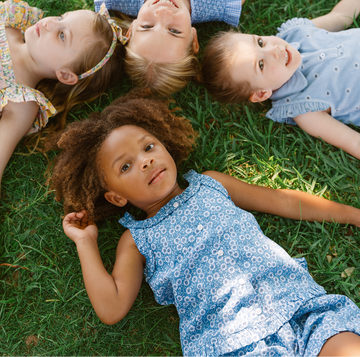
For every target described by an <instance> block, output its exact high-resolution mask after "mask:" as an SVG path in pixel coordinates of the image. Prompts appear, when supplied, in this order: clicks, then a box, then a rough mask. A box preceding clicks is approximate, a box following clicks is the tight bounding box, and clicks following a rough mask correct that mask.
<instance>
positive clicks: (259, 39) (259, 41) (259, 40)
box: [258, 38, 264, 47]
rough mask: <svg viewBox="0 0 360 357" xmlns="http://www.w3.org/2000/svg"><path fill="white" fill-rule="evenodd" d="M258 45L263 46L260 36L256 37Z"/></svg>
mask: <svg viewBox="0 0 360 357" xmlns="http://www.w3.org/2000/svg"><path fill="white" fill-rule="evenodd" d="M258 45H259V46H260V47H263V46H264V42H263V40H262V39H261V38H258Z"/></svg>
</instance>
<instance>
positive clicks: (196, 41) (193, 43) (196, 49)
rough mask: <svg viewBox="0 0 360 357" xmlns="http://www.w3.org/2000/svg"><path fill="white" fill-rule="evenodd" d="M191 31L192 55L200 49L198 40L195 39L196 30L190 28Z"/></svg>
mask: <svg viewBox="0 0 360 357" xmlns="http://www.w3.org/2000/svg"><path fill="white" fill-rule="evenodd" d="M191 31H192V35H193V39H192V48H193V51H194V53H198V52H199V48H200V47H199V41H198V38H197V32H196V28H195V27H192V28H191Z"/></svg>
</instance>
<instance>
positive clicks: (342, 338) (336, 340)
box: [319, 332, 360, 356]
mask: <svg viewBox="0 0 360 357" xmlns="http://www.w3.org/2000/svg"><path fill="white" fill-rule="evenodd" d="M319 356H360V336H359V335H357V334H355V333H353V332H340V333H338V334H337V335H334V336H332V337H330V338H329V339H328V340H327V341H326V342H325V344H324V346H323V347H322V349H321V351H320V353H319Z"/></svg>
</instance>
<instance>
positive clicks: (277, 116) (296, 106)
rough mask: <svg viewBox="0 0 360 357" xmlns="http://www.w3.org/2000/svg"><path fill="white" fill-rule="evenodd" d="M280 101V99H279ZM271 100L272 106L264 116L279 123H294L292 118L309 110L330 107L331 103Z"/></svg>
mask: <svg viewBox="0 0 360 357" xmlns="http://www.w3.org/2000/svg"><path fill="white" fill-rule="evenodd" d="M279 102H280V101H279ZM279 102H273V108H272V109H270V110H269V111H268V112H267V113H266V117H267V118H269V119H271V120H274V121H276V122H280V123H283V122H285V123H287V124H291V125H296V123H295V121H294V120H293V119H292V118H295V117H297V116H298V115H301V114H306V113H309V112H321V111H323V110H326V109H327V108H329V107H331V103H330V102H327V101H322V100H318V101H307V100H299V101H297V102H295V103H290V104H284V103H281V104H280V103H279Z"/></svg>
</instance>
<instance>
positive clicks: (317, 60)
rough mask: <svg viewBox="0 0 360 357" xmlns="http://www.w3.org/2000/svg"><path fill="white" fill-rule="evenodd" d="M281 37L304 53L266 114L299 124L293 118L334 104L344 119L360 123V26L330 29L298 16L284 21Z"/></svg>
mask: <svg viewBox="0 0 360 357" xmlns="http://www.w3.org/2000/svg"><path fill="white" fill-rule="evenodd" d="M278 30H279V33H278V34H277V36H278V37H281V38H282V39H284V40H285V41H286V42H288V43H290V44H291V45H293V47H295V48H296V49H297V50H298V51H299V52H300V54H301V58H302V62H301V65H300V67H299V68H298V69H297V70H296V72H295V74H294V75H293V76H292V77H291V78H290V80H289V81H288V82H287V83H285V84H284V85H283V86H282V87H281V88H280V89H278V90H277V91H275V92H274V93H273V95H272V96H271V97H270V99H271V100H272V109H271V110H269V111H268V112H267V114H266V116H267V117H268V118H269V119H272V120H274V121H278V122H286V123H289V124H296V123H295V122H294V120H292V118H294V117H296V116H298V115H300V114H305V113H307V112H310V111H311V112H316V111H323V110H325V109H327V108H331V115H332V116H333V117H334V118H335V119H337V120H339V121H342V122H343V123H346V124H349V123H353V124H355V125H357V126H360V90H359V80H360V29H350V30H346V31H340V32H329V31H326V30H323V29H318V28H316V27H315V25H314V24H313V23H312V21H310V20H308V19H301V18H300V19H298V18H294V19H291V20H288V21H287V22H286V23H284V24H282V25H281V27H280V28H279V29H278Z"/></svg>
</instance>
